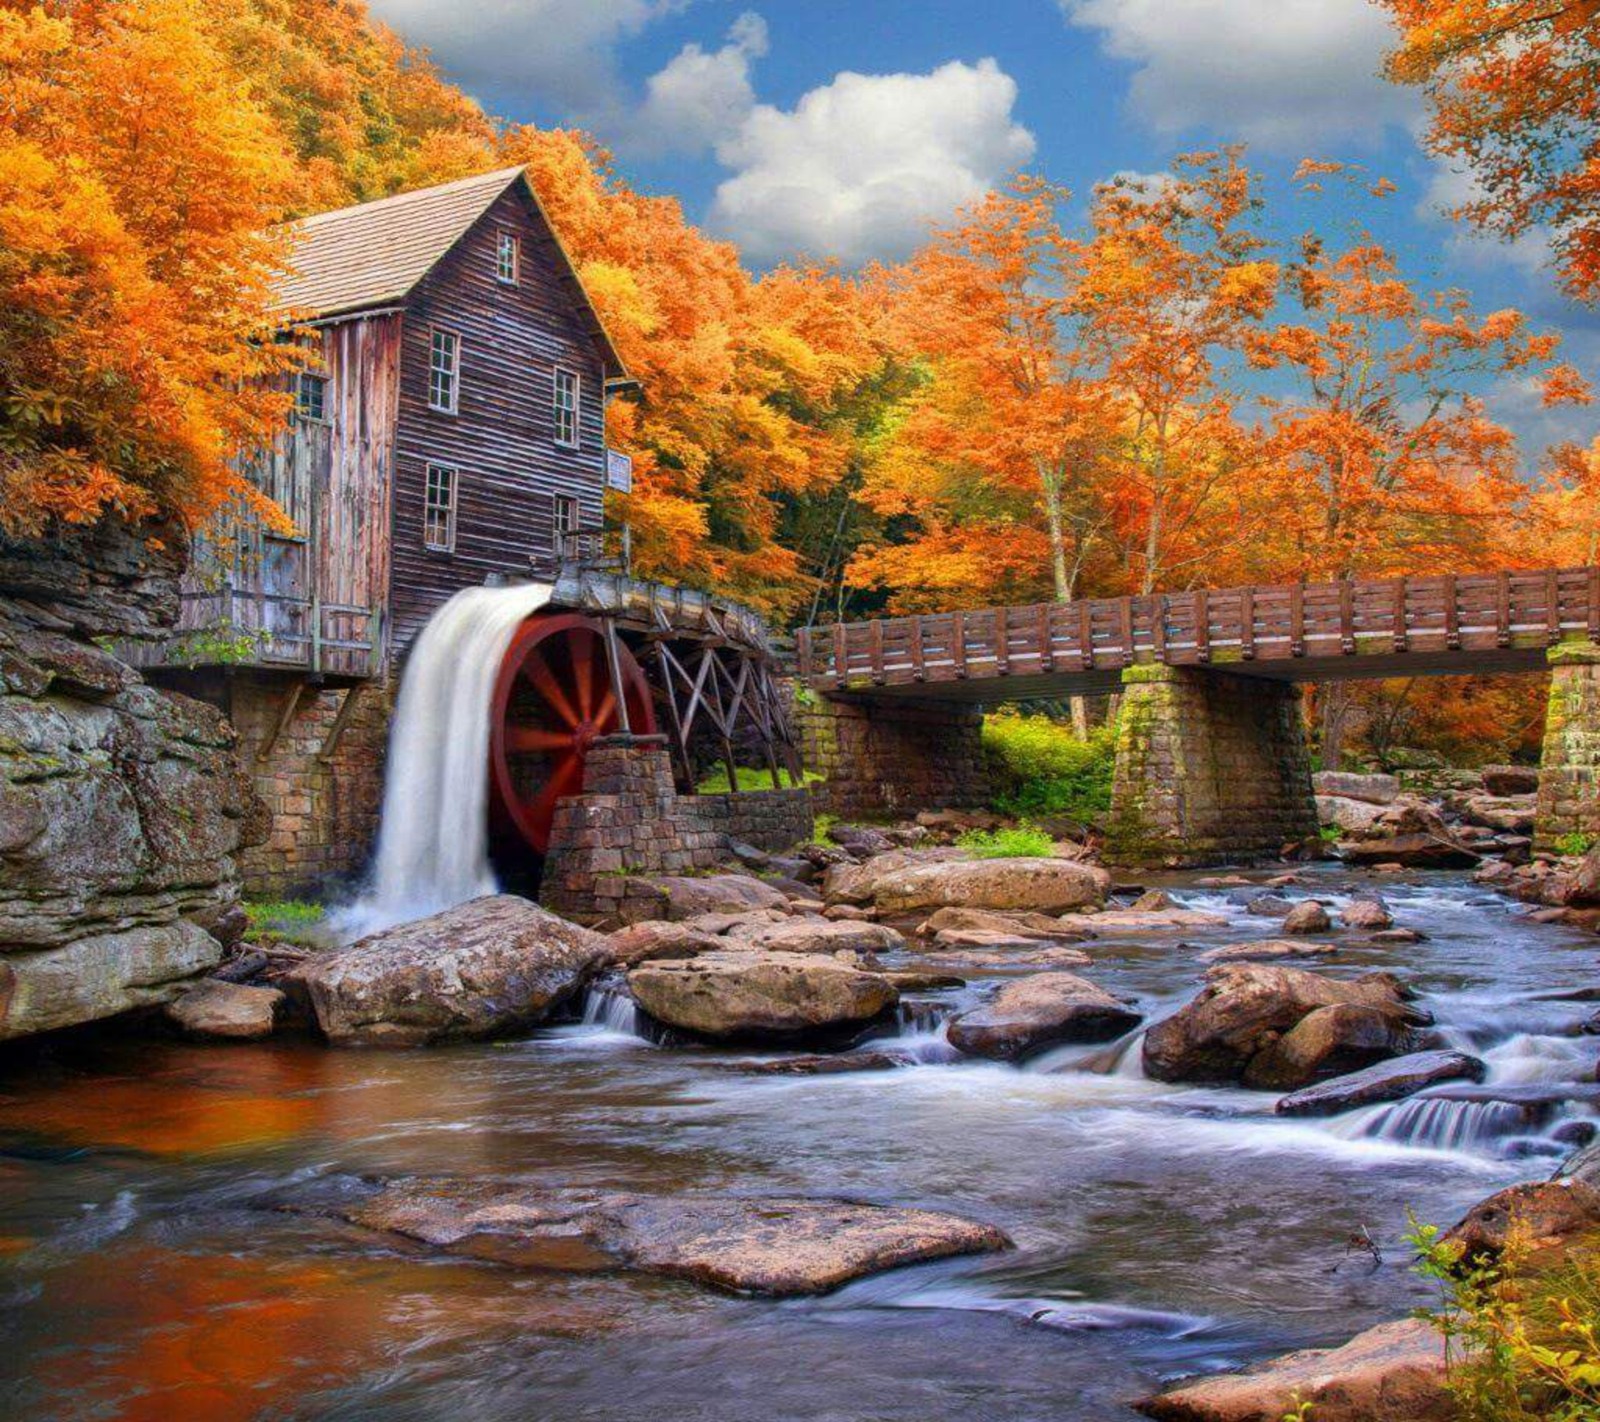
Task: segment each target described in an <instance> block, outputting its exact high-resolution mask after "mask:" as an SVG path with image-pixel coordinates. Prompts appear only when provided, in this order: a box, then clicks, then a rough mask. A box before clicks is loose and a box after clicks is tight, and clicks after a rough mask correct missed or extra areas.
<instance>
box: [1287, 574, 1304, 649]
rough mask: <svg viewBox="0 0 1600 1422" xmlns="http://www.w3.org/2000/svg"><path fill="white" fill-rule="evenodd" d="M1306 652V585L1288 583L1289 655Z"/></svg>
mask: <svg viewBox="0 0 1600 1422" xmlns="http://www.w3.org/2000/svg"><path fill="white" fill-rule="evenodd" d="M1305 654H1306V585H1305V584H1304V583H1299V582H1296V583H1290V584H1289V655H1290V656H1291V657H1303V656H1305Z"/></svg>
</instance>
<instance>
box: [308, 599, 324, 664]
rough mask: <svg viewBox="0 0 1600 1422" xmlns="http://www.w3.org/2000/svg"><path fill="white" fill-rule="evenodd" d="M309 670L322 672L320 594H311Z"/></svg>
mask: <svg viewBox="0 0 1600 1422" xmlns="http://www.w3.org/2000/svg"><path fill="white" fill-rule="evenodd" d="M311 670H312V671H313V672H320V671H321V670H322V594H321V593H315V592H314V593H312V594H311Z"/></svg>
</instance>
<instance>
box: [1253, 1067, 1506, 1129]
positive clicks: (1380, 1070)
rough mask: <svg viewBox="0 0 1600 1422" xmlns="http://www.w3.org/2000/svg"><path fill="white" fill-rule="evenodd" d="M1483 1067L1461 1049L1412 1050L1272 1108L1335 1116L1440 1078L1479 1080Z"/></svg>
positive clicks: (1393, 1098) (1410, 1091)
mask: <svg viewBox="0 0 1600 1422" xmlns="http://www.w3.org/2000/svg"><path fill="white" fill-rule="evenodd" d="M1486 1071H1487V1068H1486V1067H1485V1066H1484V1064H1483V1063H1482V1062H1481V1061H1479V1060H1478V1058H1477V1057H1471V1056H1468V1055H1467V1054H1466V1053H1465V1052H1413V1053H1411V1055H1410V1056H1405V1057H1395V1058H1394V1059H1393V1060H1391V1061H1386V1062H1379V1063H1378V1064H1377V1065H1376V1066H1370V1067H1367V1068H1366V1069H1365V1070H1363V1071H1353V1072H1350V1073H1348V1074H1347V1075H1345V1076H1336V1077H1334V1078H1333V1080H1331V1081H1323V1082H1319V1083H1318V1084H1317V1085H1315V1086H1308V1087H1306V1088H1305V1089H1304V1090H1303V1091H1296V1092H1293V1093H1292V1094H1291V1095H1288V1096H1285V1097H1284V1098H1283V1100H1281V1101H1280V1102H1278V1104H1277V1106H1276V1107H1275V1108H1274V1109H1275V1110H1276V1111H1277V1113H1278V1114H1279V1115H1280V1116H1335V1115H1338V1114H1339V1112H1341V1111H1353V1110H1355V1108H1356V1107H1357V1106H1375V1105H1377V1104H1378V1103H1379V1102H1383V1101H1398V1100H1400V1099H1401V1098H1402V1097H1406V1096H1411V1095H1414V1094H1415V1093H1416V1092H1418V1091H1421V1090H1422V1089H1423V1088H1424V1087H1429V1086H1433V1085H1436V1084H1437V1083H1438V1082H1441V1081H1460V1080H1463V1079H1464V1080H1467V1081H1482V1080H1483V1077H1484V1073H1485V1072H1486Z"/></svg>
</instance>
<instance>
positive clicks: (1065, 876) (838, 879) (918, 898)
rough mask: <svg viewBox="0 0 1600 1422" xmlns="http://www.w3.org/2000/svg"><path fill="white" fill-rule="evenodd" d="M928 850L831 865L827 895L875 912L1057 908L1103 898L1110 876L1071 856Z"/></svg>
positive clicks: (1087, 905) (1091, 904) (1085, 905)
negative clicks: (954, 854) (975, 855)
mask: <svg viewBox="0 0 1600 1422" xmlns="http://www.w3.org/2000/svg"><path fill="white" fill-rule="evenodd" d="M937 853H938V851H937V850H932V851H902V852H897V853H894V854H884V855H879V856H878V857H877V858H874V859H869V860H868V861H867V862H866V863H865V864H861V865H857V866H855V867H854V868H846V867H840V868H837V869H830V870H829V871H828V875H827V878H826V879H824V881H823V892H824V894H825V896H826V898H827V900H828V902H829V903H855V904H871V905H872V906H873V907H874V908H876V909H877V910H878V912H880V913H885V914H899V913H905V914H910V913H917V912H920V911H924V910H931V909H940V908H946V907H957V908H974V909H1021V910H1025V911H1028V912H1031V913H1046V914H1059V913H1068V912H1076V911H1081V910H1083V909H1095V908H1099V907H1101V906H1102V905H1103V904H1104V903H1105V901H1106V894H1107V893H1108V892H1109V891H1110V888H1111V876H1110V875H1109V874H1107V873H1106V871H1105V870H1104V869H1100V868H1097V867H1095V866H1094V865H1090V864H1084V863H1082V862H1081V861H1079V860H1076V859H1056V858H1043V857H1040V858H1035V857H1031V856H1030V857H1024V858H1016V859H972V858H962V859H933V858H930V857H928V856H929V855H932V854H937Z"/></svg>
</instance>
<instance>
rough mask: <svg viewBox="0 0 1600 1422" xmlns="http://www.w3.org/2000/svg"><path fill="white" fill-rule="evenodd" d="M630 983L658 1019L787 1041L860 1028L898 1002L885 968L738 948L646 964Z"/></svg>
mask: <svg viewBox="0 0 1600 1422" xmlns="http://www.w3.org/2000/svg"><path fill="white" fill-rule="evenodd" d="M628 988H629V991H631V992H632V993H633V998H634V1001H635V1002H637V1003H638V1004H639V1006H640V1007H642V1008H643V1009H644V1010H645V1011H646V1012H648V1013H649V1014H650V1016H652V1017H653V1018H655V1019H656V1020H657V1021H658V1022H664V1023H666V1024H667V1026H669V1027H677V1028H679V1029H680V1030H682V1031H685V1032H693V1033H695V1034H696V1035H697V1036H701V1037H710V1038H714V1039H718V1040H730V1039H733V1040H776V1041H789V1040H793V1039H795V1038H801V1037H807V1036H811V1035H813V1034H819V1033H821V1034H827V1033H829V1032H832V1031H837V1030H839V1029H841V1028H849V1027H859V1026H863V1025H865V1024H866V1023H868V1022H870V1021H872V1019H873V1018H875V1017H877V1016H878V1015H879V1014H880V1013H882V1012H884V1011H886V1010H887V1009H888V1008H891V1007H893V1006H894V1005H895V1003H897V1002H898V1001H899V1000H900V994H899V991H898V989H896V987H895V986H894V984H893V983H892V982H890V981H889V980H888V979H887V978H886V977H884V976H883V975H882V974H881V973H869V972H865V971H863V970H862V969H861V968H859V967H856V966H854V965H853V964H852V963H850V962H846V961H843V960H841V959H839V958H834V957H823V956H821V955H818V954H805V953H785V952H767V951H765V950H761V949H751V948H739V947H737V946H730V947H729V948H727V949H725V950H724V951H722V952H717V953H702V954H700V955H699V956H698V957H696V958H692V959H686V960H683V961H681V962H674V961H657V962H648V963H641V964H639V965H638V966H636V967H635V968H633V969H632V970H631V971H630V972H629V973H628Z"/></svg>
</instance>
